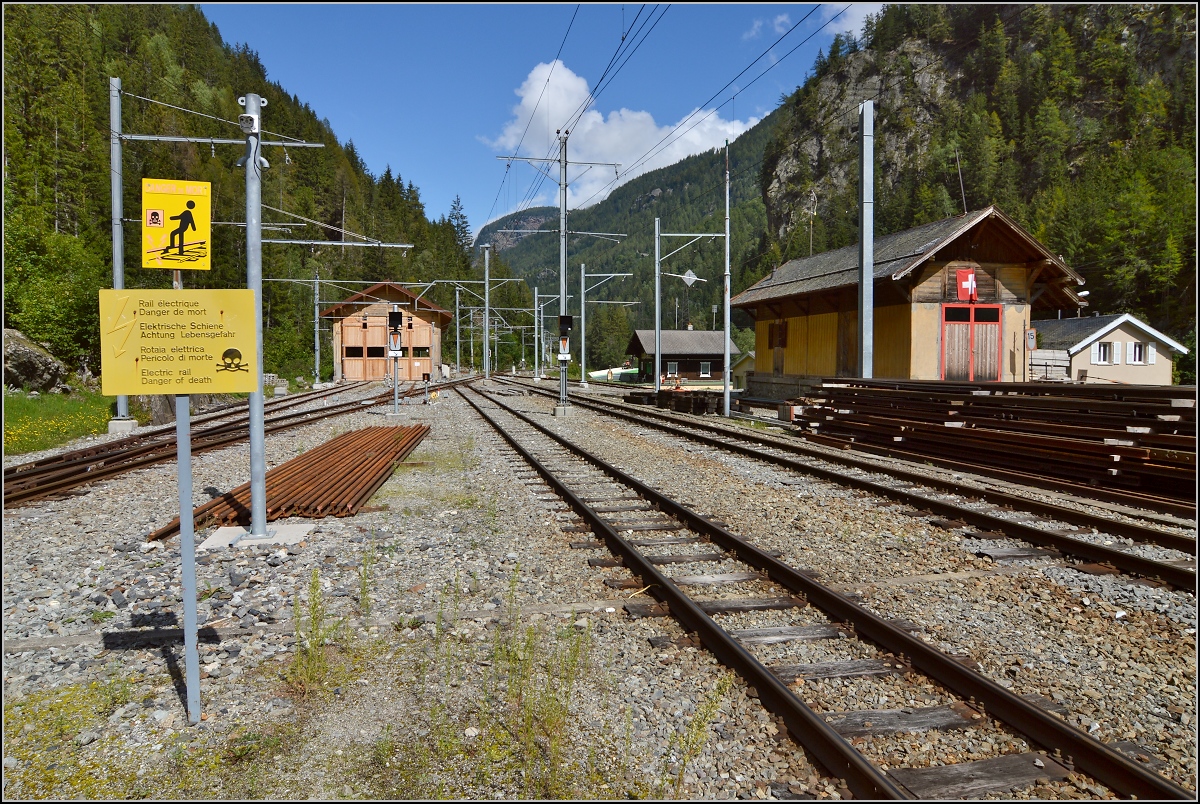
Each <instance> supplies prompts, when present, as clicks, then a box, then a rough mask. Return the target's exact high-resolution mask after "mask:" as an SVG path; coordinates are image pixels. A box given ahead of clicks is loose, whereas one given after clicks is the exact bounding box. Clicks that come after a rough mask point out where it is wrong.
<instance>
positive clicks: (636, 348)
mask: <svg viewBox="0 0 1200 804" xmlns="http://www.w3.org/2000/svg"><path fill="white" fill-rule="evenodd" d="M658 335H659V340H660V343H661V345H662V356H661V357H660V358H659V363H660V364H661V368H662V373H663V374H665V375H666V376H667V378H668V379H674V378H676V377H678V378H679V379H680V380H688V381H692V382H698V383H717V382H722V383H723V382H724V381H725V333H724V332H721V331H717V330H691V329H662V330H659V332H658ZM625 354H627V355H633V356H634V358H635V359H636V360H637V365H638V379H639V381H641V382H654V330H652V329H639V330H634V333H633V337H632V338H630V339H629V345H628V346H626V347H625ZM739 354H741V352H740V351H739V350H738V348H737V347H736V346H734V345H733V344H732V343H730V344H729V360H730V362H732V361H733V360H735V359H736V358H737V356H738V355H739Z"/></svg>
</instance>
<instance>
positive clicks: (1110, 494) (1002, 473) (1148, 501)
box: [804, 433, 1196, 519]
mask: <svg viewBox="0 0 1200 804" xmlns="http://www.w3.org/2000/svg"><path fill="white" fill-rule="evenodd" d="M804 438H806V439H808V440H811V441H812V442H814V443H817V444H824V445H826V446H829V447H834V448H836V449H854V450H857V451H860V452H868V453H871V454H873V455H882V456H884V457H888V458H899V459H901V460H908V461H917V462H920V461H927V460H930V459H931V458H930V456H929V455H924V454H922V453H919V452H913V451H912V450H905V449H897V448H896V447H891V446H883V445H879V444H866V443H863V442H857V443H852V442H849V441H847V440H845V439H844V438H838V437H835V436H824V435H821V434H819V433H805V434H804ZM936 460H937V464H938V466H941V467H942V468H945V469H955V470H958V471H961V472H970V473H972V474H977V475H983V476H984V477H992V478H996V479H998V480H1004V481H1007V482H1011V483H1018V484H1022V485H1027V486H1034V487H1041V488H1045V489H1049V490H1051V491H1064V492H1067V493H1069V494H1079V495H1082V496H1085V497H1086V496H1088V495H1094V494H1095V493H1096V491H1097V490H1096V488H1095V487H1092V486H1085V485H1083V484H1080V483H1072V482H1070V481H1068V480H1063V479H1061V478H1053V477H1046V476H1044V475H1031V474H1029V473H1028V472H1018V471H1011V470H1005V469H999V468H996V467H991V466H983V465H980V464H977V463H970V462H967V461H959V460H955V459H953V458H947V457H939V458H936ZM1104 493H1105V495H1106V498H1107V499H1108V500H1110V501H1112V500H1115V501H1121V502H1124V503H1125V504H1127V505H1130V506H1139V507H1144V508H1150V509H1153V510H1156V511H1160V512H1163V513H1167V514H1171V515H1172V516H1179V517H1183V518H1185V519H1195V518H1196V505H1195V503H1187V502H1180V501H1179V500H1177V499H1174V498H1170V497H1160V496H1150V495H1146V494H1141V493H1139V492H1135V491H1130V490H1128V489H1114V488H1106V489H1104Z"/></svg>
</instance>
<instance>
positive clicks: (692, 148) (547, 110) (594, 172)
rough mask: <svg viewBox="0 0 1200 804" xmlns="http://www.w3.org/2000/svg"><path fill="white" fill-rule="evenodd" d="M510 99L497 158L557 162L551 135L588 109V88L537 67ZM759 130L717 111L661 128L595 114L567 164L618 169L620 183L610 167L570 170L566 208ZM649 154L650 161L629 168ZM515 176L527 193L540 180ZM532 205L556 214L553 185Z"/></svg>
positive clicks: (562, 71) (647, 118)
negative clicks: (514, 102) (513, 102)
mask: <svg viewBox="0 0 1200 804" xmlns="http://www.w3.org/2000/svg"><path fill="white" fill-rule="evenodd" d="M547 78H549V82H548V83H547ZM516 94H517V96H518V97H520V99H521V100H520V102H519V103H518V104H517V105H516V106H514V107H513V116H512V118H511V119H510V120H509V121H508V123H507V124H505V126H504V129H503V131H502V132H501V134H500V136H499V137H498V138H497V139H496V140H494V141H490V142H487V144H488V145H489V146H491V147H492V148H494V149H496V150H497V151H498V152H500V153H501V154H504V155H508V154H515V150H516V148H517V146H518V143H520V154H519V155H521V156H533V157H543V156H546V155H547V154H549V155H550V156H551V157H552V158H554V159H555V160H556V161H557V156H558V140H557V135H556V134H555V130H556V129H557V127H558V126H560V125H562V124H563V122H564V121H566V120H569V119H572V118H574V117H575V115H576V113H577V112H578V110H579V109H580V108H581V107H582V106H583V105H584V104H585V103H587V100H588V97H589V96H588V86H587V81H586V80H585V79H583V78H581V77H579V76H577V75H575V73H573V72H571V70H570V69H569V68H567V67H566V66H565V65H564V64H563V63H562V62H556V63H555V64H553V65H551V64H539V65H538V66H536V67H534V68H533V70H532V71H530V73H529V77H528V78H527V79H526V80H525V82H524V83H523V84H521V86H520V88H518V89H517V90H516ZM539 98H541V102H540V103H539ZM535 108H536V111H535ZM531 114H532V115H533V121H532V123H530V115H531ZM757 122H758V118H754V117H752V118H750V119H749V120H747V121H745V122H742V121H738V120H726V119H724V118H722V117H721V115H720V112H719V111H718V110H712V109H704V110H696V111H694V112H693V113H692V114H691V115H690V116H687V117H685V118H684V119H683V120H680V121H678V122H676V123H674V124H667V125H660V124H659V123H657V122H656V121H655V119H654V116H653V115H652V114H651V113H650V112H647V111H638V110H633V109H615V110H612V111H609V112H608V113H607V115H606V114H604V113H603V112H601V111H598V110H596V109H594V108H593V109H591V110H589V111H588V112H586V113H585V114H583V116H582V117H580V118H579V120H578V121H577V122H576V123H575V124H574V126H573V127H572V128H571V133H570V137H569V139H568V141H567V159H568V160H569V161H571V162H600V163H612V162H615V163H619V164H620V170H621V174H620V178H619V179H618V180H616V181H614V178H615V175H614V174H615V171H614V169H613V168H611V167H601V166H596V167H592V168H590V169H585V168H583V167H572V168H569V169H568V173H567V179H568V182H569V186H568V189H567V205H568V207H578V206H582V205H587V206H591V205H592V204H595V203H597V202H599V201H602V200H604V198H606V197H607V196H608V194H609V193H610V192H612V190H613V189H615V188H616V187H617V186H619V185H620V184H624V183H625V182H627V181H629V180H630V179H633V178H635V177H637V176H640V175H641V174H643V173H646V172H648V171H651V170H656V169H657V168H661V167H665V166H667V165H672V164H674V163H676V162H678V161H680V160H681V159H684V158H685V157H688V156H692V155H694V154H698V153H702V152H704V151H708V150H711V149H713V148H716V147H723V146H724V144H725V140H726V139H728V140H731V141H732V140H733V139H735V138H736V137H737V136H738V135H740V134H742V133H743V132H745V131H746V130H748V129H749V128H750V127H752V126H753V125H754V124H755V123H757ZM522 137H523V138H522ZM650 152H653V153H654V156H652V157H651V158H650V159H648V160H647V161H645V162H642V163H640V164H637V165H635V164H634V163H635V162H638V161H639V160H641V159H642V158H643V157H645V156H646V154H648V153H650ZM517 168H518V165H517V164H516V163H514V166H513V172H512V173H511V174H510V176H512V177H513V178H514V179H515V180H517V181H518V183H519V184H520V185H521V186H526V187H527V186H529V183H530V182H531V181H533V180H534V179H536V177H537V175H538V174H537V173H536V171H534V169H533V168H532V167H530V166H528V165H522V166H521V168H522V170H520V171H518V170H517ZM543 168H544V169H546V170H547V172H548V173H549V174H550V175H551V176H554V177H556V178H557V176H558V167H557V164H555V163H551V164H549V165H543ZM532 203H533V204H534V205H551V206H556V205H557V204H558V186H557V182H554V183H551V182H548V181H547V182H543V184H542V189H541V191H540V193H539V195H538V197H537V198H535V199H534V200H533V202H532ZM508 211H511V210H508ZM501 214H505V213H501Z"/></svg>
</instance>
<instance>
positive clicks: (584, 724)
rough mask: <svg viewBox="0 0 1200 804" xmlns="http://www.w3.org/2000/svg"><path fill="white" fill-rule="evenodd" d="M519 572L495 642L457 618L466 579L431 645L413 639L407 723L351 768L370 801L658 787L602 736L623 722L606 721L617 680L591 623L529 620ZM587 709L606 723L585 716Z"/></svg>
mask: <svg viewBox="0 0 1200 804" xmlns="http://www.w3.org/2000/svg"><path fill="white" fill-rule="evenodd" d="M519 571H520V568H519V567H518V568H517V569H516V570H514V572H513V575H512V578H511V579H510V584H509V588H508V592H507V599H506V601H505V605H504V606H502V607H501V608H500V609H499V610H498V613H499V614H500V618H499V621H498V622H496V623H495V625H494V630H493V631H492V635H491V636H492V638H491V640H490V641H489V640H481V639H479V638H478V637H480V636H482V634H481V633H480V632H479V631H478V630H475V629H472V628H471V626H470V625H468V624H465V623H463V621H460V620H459V619H458V618H459V616H460V614H461V612H460V609H461V608H462V606H463V605H464V599H463V594H464V591H463V590H464V581H463V579H462V578H455V579H454V580H453V581H452V582H448V583H446V584H445V585H444V586H443V588H442V590H441V592H440V594H439V597H438V604H437V613H436V615H435V616H434V617H433V618H431V622H430V623H429V624H428V625H427V627H426V628H425V629H424V630H423V632H422V633H423V634H432V640H427V639H421V638H419V637H414V638H413V641H411V642H408V643H407V644H406V645H405V648H404V649H403V650H402V651H401V653H400V658H399V659H398V661H399V665H398V667H397V672H396V673H395V674H394V675H393V678H394V680H395V681H396V682H398V684H399V686H400V687H401V688H402V693H401V696H402V699H403V700H405V701H407V708H406V709H405V716H404V718H403V720H402V721H397V722H395V723H394V725H392V726H390V727H385V728H384V730H383V732H382V733H381V734H379V735H378V736H376V737H375V738H374V739H373V740H371V741H368V742H364V743H363V744H362V745H361V753H359V754H358V758H357V760H356V761H355V764H354V765H353V767H354V769H355V771H354V772H355V776H356V778H357V780H358V782H359V785H358V786H356V790H361V791H362V793H363V795H364V796H366V797H369V798H390V797H397V796H399V797H403V798H409V799H411V798H439V797H449V798H477V797H484V798H493V797H502V798H544V799H553V798H558V799H569V798H594V797H597V796H599V797H604V798H610V797H623V796H625V795H627V794H630V795H633V796H638V797H641V796H646V795H648V794H649V792H650V789H649V787H650V786H649V785H647V784H645V783H644V782H641V781H639V780H638V779H636V778H634V775H633V773H631V772H630V771H629V768H630V767H631V765H630V760H629V757H628V756H622V755H621V753H622V752H621V749H620V747H619V746H615V745H611V744H609V742H608V741H606V740H605V739H604V738H605V737H606V736H607V735H610V734H613V733H619V725H618V726H616V727H610V725H609V724H608V723H606V722H604V719H605V718H606V715H605V714H604V713H605V712H607V708H606V706H607V704H606V703H605V700H606V699H605V698H604V690H605V689H607V686H606V684H608V683H609V680H608V679H607V677H602V676H603V673H600V672H598V669H599V668H597V666H596V663H595V661H594V659H593V650H594V648H593V645H594V639H593V635H592V632H591V629H590V627H587V626H585V625H583V624H579V625H576V621H575V618H574V617H573V618H572V619H571V620H570V621H568V622H567V623H565V624H563V625H562V626H560V627H550V628H548V627H546V626H545V625H544V624H542V625H539V624H536V623H523V621H522V618H521V612H520V609H519V606H518V580H519V575H518V574H519ZM460 623H461V624H460ZM429 626H432V628H430V627H429ZM489 627H490V626H489ZM585 691H586V692H585ZM585 705H586V706H587V707H588V708H589V709H590V710H593V711H594V712H597V713H600V717H601V720H600V721H596V720H594V719H592V717H591V716H590V715H591V713H590V712H589V713H587V714H585V712H584V707H585ZM627 717H628V715H627ZM628 730H629V731H630V733H631V727H630V728H629V729H628ZM628 741H629V740H628V739H627V742H628ZM630 749H631V746H629V745H626V746H625V750H626V753H629V751H630Z"/></svg>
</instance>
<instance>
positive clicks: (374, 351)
mask: <svg viewBox="0 0 1200 804" xmlns="http://www.w3.org/2000/svg"><path fill="white" fill-rule="evenodd" d="M367 357H387V347H386V346H368V347H367Z"/></svg>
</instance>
